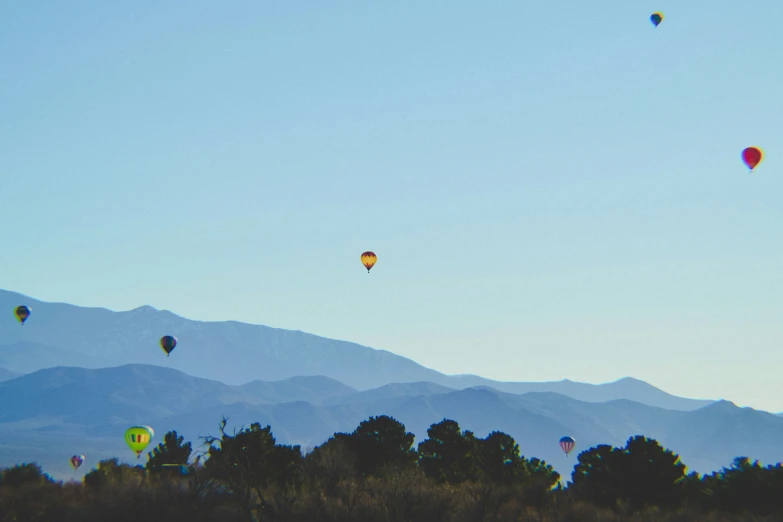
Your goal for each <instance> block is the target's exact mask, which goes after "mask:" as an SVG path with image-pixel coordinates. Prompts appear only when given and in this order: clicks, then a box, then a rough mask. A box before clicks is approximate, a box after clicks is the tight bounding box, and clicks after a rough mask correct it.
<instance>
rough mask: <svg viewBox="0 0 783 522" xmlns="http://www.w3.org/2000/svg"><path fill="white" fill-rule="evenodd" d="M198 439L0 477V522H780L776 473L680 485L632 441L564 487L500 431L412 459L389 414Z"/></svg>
mask: <svg viewBox="0 0 783 522" xmlns="http://www.w3.org/2000/svg"><path fill="white" fill-rule="evenodd" d="M226 425H227V419H225V418H223V419H222V421H221V422H220V425H219V430H220V435H219V436H217V437H215V436H207V437H204V438H203V439H204V440H203V442H204V444H203V447H204V448H205V451H203V452H199V453H194V452H193V448H192V444H191V443H190V442H186V441H185V440H184V438H183V437H182V436H180V435H178V434H177V432H176V431H171V432H168V433H166V435H165V436H164V440H163V442H161V443H160V444H158V446H157V447H155V448H154V449H153V450H152V451H151V452H150V453H148V458H147V463H146V464H145V465H143V466H142V465H137V466H131V465H128V464H120V463H119V462H118V459H116V458H115V459H107V460H102V461H100V462H99V463H98V464H97V466H96V467H95V468H94V469H92V470H91V471H90V472H88V473H87V474H86V475H85V476H84V478H83V480H82V482H81V483H79V482H74V481H71V482H67V483H63V482H59V481H55V480H53V479H52V478H51V477H50V476H49V475H47V474H46V473H44V472H43V470H42V469H41V468H40V467H39V466H38V465H37V464H35V463H32V464H27V463H25V464H21V465H17V466H14V467H11V468H6V469H4V470H3V471H2V474H1V475H0V520H2V521H11V520H14V521H28V520H29V521H36V522H49V521H51V522H93V521H95V522H98V521H101V522H104V521H106V520H110V521H112V522H122V521H126V520H127V521H134V522H138V521H139V520H144V521H145V522H154V521H158V520H160V521H163V520H165V521H168V522H172V521H179V520H182V521H192V522H200V521H213V520H214V521H218V520H219V521H221V522H233V521H237V522H239V521H243V522H248V521H249V522H375V521H379V522H380V521H383V522H512V521H515V522H523V521H534V520H535V521H539V522H540V521H544V520H546V521H551V522H560V521H562V522H566V521H568V522H571V521H573V522H576V521H580V522H590V521H598V520H601V521H620V520H638V521H640V522H641V521H647V522H651V521H658V520H660V521H672V522H673V521H675V520H677V521H682V520H689V521H698V520H704V521H707V520H710V521H713V522H717V521H721V520H726V521H728V520H758V521H769V522H772V521H773V520H775V521H779V520H782V519H783V467H782V465H781V464H777V465H776V466H767V467H762V466H761V465H760V464H759V463H758V461H755V462H753V463H751V462H750V460H749V459H748V458H746V457H738V458H736V459H735V460H734V463H733V464H732V465H731V467H729V468H724V469H722V470H721V471H718V472H714V473H712V474H710V475H704V476H701V475H699V474H698V473H690V474H689V473H687V468H686V466H685V465H684V464H683V463H682V462H681V461H680V459H679V457H678V456H677V455H676V454H674V453H673V452H672V451H670V450H668V449H666V448H663V447H662V446H661V445H660V444H659V443H658V442H657V441H655V440H654V439H650V438H647V437H644V436H641V435H638V436H634V437H631V438H630V439H629V440H628V442H627V443H626V445H625V447H622V448H616V447H612V446H609V445H599V446H596V447H593V448H590V449H588V450H585V451H583V452H582V453H580V454H579V455H578V457H577V460H578V462H577V464H576V465H575V467H574V470H573V473H572V475H571V481H570V482H569V483H568V485H567V487H563V486H562V484H561V482H560V475H559V474H558V473H557V472H556V471H554V469H553V468H552V466H551V465H549V464H547V463H546V462H545V461H543V460H539V459H537V458H535V457H532V458H527V457H525V456H523V455H521V454H520V449H519V445H518V444H517V443H516V441H515V440H514V438H513V437H511V436H510V435H508V434H506V433H502V432H499V431H493V432H492V433H490V434H489V435H487V437H485V438H479V437H476V436H475V435H474V434H473V433H472V432H470V431H468V430H461V429H460V427H459V424H457V422H455V421H453V420H450V419H444V420H443V421H441V422H438V423H436V424H433V425H431V426H430V428H429V429H428V430H427V436H428V437H427V439H425V440H423V441H422V442H420V443H419V444H418V445H417V447H416V448H414V447H413V443H414V435H413V434H412V433H409V432H407V431H406V429H405V426H404V425H403V424H402V423H400V422H398V421H397V420H395V419H394V418H391V417H388V416H384V415H382V416H378V417H370V418H369V419H368V420H366V421H363V422H361V423H360V424H359V426H358V427H357V428H356V429H355V430H354V431H353V432H351V433H335V434H334V436H333V437H332V438H330V439H329V440H328V441H326V442H325V443H324V444H322V445H320V446H318V447H316V448H314V449H313V450H312V451H310V452H309V453H307V454H303V453H302V451H301V448H300V447H299V446H290V445H284V444H277V442H276V440H275V438H274V436H273V434H272V430H271V427H270V426H266V427H264V428H262V427H261V425H260V424H259V423H253V424H251V425H250V427H249V428H243V429H241V430H239V431H234V432H233V433H231V434H229V433H226V429H225V428H226Z"/></svg>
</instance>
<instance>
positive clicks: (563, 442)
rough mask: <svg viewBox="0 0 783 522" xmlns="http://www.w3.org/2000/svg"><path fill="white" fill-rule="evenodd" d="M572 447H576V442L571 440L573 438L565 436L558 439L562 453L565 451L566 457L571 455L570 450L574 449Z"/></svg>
mask: <svg viewBox="0 0 783 522" xmlns="http://www.w3.org/2000/svg"><path fill="white" fill-rule="evenodd" d="M574 446H576V441H575V440H574V439H573V437H567V436H566V437H563V438H562V439H560V447H561V448H563V451H565V454H566V455H568V454H569V453H571V450H573V449H574Z"/></svg>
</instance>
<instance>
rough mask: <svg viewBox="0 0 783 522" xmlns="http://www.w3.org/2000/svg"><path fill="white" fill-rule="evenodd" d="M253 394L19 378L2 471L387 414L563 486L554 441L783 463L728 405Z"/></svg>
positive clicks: (437, 390)
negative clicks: (519, 458)
mask: <svg viewBox="0 0 783 522" xmlns="http://www.w3.org/2000/svg"><path fill="white" fill-rule="evenodd" d="M251 384H252V386H231V385H227V384H224V383H221V382H218V381H212V380H207V379H202V378H198V377H193V376H190V375H186V374H184V373H182V372H179V371H176V370H172V369H167V368H160V367H156V366H147V365H126V366H121V367H116V368H106V369H96V370H93V369H83V368H64V367H59V368H52V369H46V370H40V371H38V372H34V373H32V374H29V375H23V376H20V377H17V378H15V379H13V380H10V381H6V382H3V383H0V403H2V404H4V405H5V406H4V408H3V410H2V411H1V412H0V465H2V466H7V465H11V464H16V463H19V462H21V461H26V462H30V461H31V460H36V461H37V462H38V463H39V464H41V465H43V466H44V467H45V468H46V469H47V471H51V472H52V473H53V474H55V475H56V476H58V477H66V478H67V477H74V476H77V475H76V474H74V473H73V472H72V470H70V469H69V468H68V464H67V459H68V458H69V457H70V456H71V455H73V454H74V453H84V454H85V455H87V456H88V463H90V465H89V466H85V468H83V469H82V470H81V471H82V472H86V471H89V469H90V467H91V466H92V465H94V463H95V462H97V460H99V459H101V458H108V457H112V456H116V457H119V458H120V459H125V460H127V461H132V460H135V459H133V454H132V453H131V452H130V450H129V449H128V448H127V447H126V446H125V444H124V440H123V433H124V431H125V429H126V428H127V427H128V426H129V425H131V424H146V425H150V426H152V427H153V428H154V429H155V432H156V436H155V438H154V440H153V443H154V444H157V443H158V442H160V441H161V440H162V437H163V435H164V434H165V432H166V431H168V430H171V429H176V430H177V431H178V432H179V433H180V434H182V435H184V436H185V437H186V438H187V439H188V440H191V441H192V442H193V443H194V447H196V449H199V448H198V446H199V444H200V442H201V441H200V440H199V437H201V436H205V435H208V434H211V435H216V434H217V432H218V422H219V421H220V418H221V416H223V415H225V416H227V417H229V424H228V429H229V432H230V431H231V430H232V429H238V428H240V427H241V426H243V425H244V426H248V425H249V424H250V423H251V422H260V423H261V424H262V425H266V424H270V425H271V426H272V428H273V433H274V435H275V437H277V439H278V441H279V442H283V443H293V444H300V445H302V446H303V447H305V448H307V447H312V446H315V445H318V444H321V443H322V442H324V441H325V440H326V439H327V438H328V437H330V436H331V435H332V434H333V433H335V432H339V431H352V430H353V429H354V428H355V427H356V426H357V425H358V423H359V422H361V421H363V420H366V419H367V418H369V417H370V416H377V415H382V414H386V415H392V416H394V417H395V418H397V419H399V420H400V421H401V422H403V423H405V425H406V427H407V428H408V430H410V431H412V432H413V433H414V434H416V436H417V442H420V441H421V440H423V439H424V438H426V430H427V428H428V427H429V426H430V425H431V424H432V423H435V422H439V421H440V420H442V419H443V418H444V417H446V418H451V419H454V420H456V421H458V422H459V423H460V425H461V427H462V428H463V429H469V430H472V431H474V432H475V433H476V435H478V436H481V437H484V436H486V435H487V434H488V433H489V432H490V431H491V430H500V431H504V432H506V433H509V434H510V435H512V436H513V437H514V438H515V439H516V440H517V441H518V443H519V445H520V448H521V451H522V453H523V454H525V455H527V456H536V457H539V458H543V459H545V460H547V461H548V462H550V463H551V464H552V465H553V466H554V467H555V468H556V469H557V470H558V471H560V472H561V473H563V474H565V475H566V476H570V472H571V470H572V467H573V465H574V464H575V462H576V455H575V454H572V455H571V456H570V457H566V456H565V455H564V454H563V453H562V452H561V451H560V448H559V446H558V444H557V441H558V439H559V438H560V437H562V436H563V435H571V436H573V437H574V438H575V439H576V441H577V452H578V451H581V450H584V449H586V448H588V447H590V446H594V445H597V444H602V443H605V444H612V445H616V446H621V445H623V444H624V443H625V441H626V440H627V439H628V438H629V437H630V436H633V435H637V434H643V435H646V436H650V437H654V438H656V439H657V440H659V441H660V442H661V443H662V444H664V445H665V446H667V447H669V448H671V449H673V450H674V451H676V452H678V453H679V454H680V455H681V457H682V459H683V461H684V462H685V463H686V464H687V465H688V466H689V467H690V468H691V469H695V470H697V471H711V470H715V469H719V468H720V467H722V466H728V465H730V464H731V461H732V459H733V458H734V457H736V456H749V457H751V458H754V459H756V458H757V459H760V460H761V461H762V462H768V463H771V462H777V461H780V460H783V449H781V446H780V444H779V441H780V439H781V437H783V418H781V417H779V416H776V415H772V414H770V413H766V412H759V411H756V410H753V409H750V408H737V407H736V406H735V405H734V404H732V403H730V402H725V401H722V402H718V403H715V404H711V405H709V406H707V407H704V408H701V409H699V410H695V411H688V412H686V411H672V410H664V409H661V408H656V407H651V406H647V405H643V404H640V403H636V402H633V401H629V400H616V401H611V402H607V403H593V402H583V401H578V400H575V399H572V398H570V397H566V396H564V395H560V394H556V393H551V392H546V393H537V392H531V393H527V394H524V395H515V394H509V393H504V392H500V391H497V390H493V389H491V388H487V387H483V388H468V389H463V390H448V389H446V388H444V387H442V386H438V385H432V384H430V383H403V384H393V385H389V386H383V387H380V388H377V389H374V390H366V391H364V392H356V393H351V394H348V395H333V396H332V397H330V398H328V400H326V401H324V402H329V403H330V404H321V405H319V404H313V403H310V402H306V401H302V400H295V401H292V402H277V403H267V404H264V403H263V400H264V399H263V394H264V393H267V394H268V390H269V389H271V390H273V392H274V393H273V394H271V395H270V396H269V397H268V398H269V399H271V400H272V401H277V400H284V399H285V398H286V394H288V397H300V396H308V395H310V394H311V393H318V392H319V391H323V390H331V391H332V392H336V393H338V394H342V393H346V392H348V391H350V389H346V388H344V387H342V386H341V385H340V383H335V382H333V381H331V380H329V379H324V378H322V377H313V378H309V377H308V378H301V379H292V380H290V381H289V382H284V383H279V382H278V383H251ZM266 384H271V385H273V386H272V387H271V388H270V387H267V386H266ZM274 385H276V386H274ZM253 388H259V389H260V390H261V392H262V393H261V394H260V396H259V395H257V394H255V393H251V391H252V389H253ZM326 393H327V395H328V392H326ZM268 395H269V394H268ZM359 399H361V400H359ZM201 449H203V448H201ZM149 450H150V451H151V448H149ZM144 461H146V455H145V457H144ZM82 474H83V473H82Z"/></svg>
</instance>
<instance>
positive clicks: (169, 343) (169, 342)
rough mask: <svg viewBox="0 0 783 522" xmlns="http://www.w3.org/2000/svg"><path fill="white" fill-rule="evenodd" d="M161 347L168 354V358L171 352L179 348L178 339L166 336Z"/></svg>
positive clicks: (161, 340) (161, 342) (161, 341)
mask: <svg viewBox="0 0 783 522" xmlns="http://www.w3.org/2000/svg"><path fill="white" fill-rule="evenodd" d="M160 347H161V348H163V351H164V352H166V357H168V356H169V354H170V353H171V350H173V349H174V348H176V347H177V338H176V337H173V336H171V335H164V336H163V337H161V338H160ZM185 351H187V350H185Z"/></svg>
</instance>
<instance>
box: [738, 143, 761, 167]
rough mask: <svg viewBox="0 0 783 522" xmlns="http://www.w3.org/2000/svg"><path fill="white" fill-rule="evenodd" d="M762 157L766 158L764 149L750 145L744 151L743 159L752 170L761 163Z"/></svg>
mask: <svg viewBox="0 0 783 522" xmlns="http://www.w3.org/2000/svg"><path fill="white" fill-rule="evenodd" d="M762 159H764V151H763V150H761V149H760V148H759V147H748V148H747V149H745V150H743V151H742V161H744V162H745V165H747V166H748V168H749V169H750V170H751V171H753V169H755V168H756V166H757V165H758V164H759V163H761V160H762Z"/></svg>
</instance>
